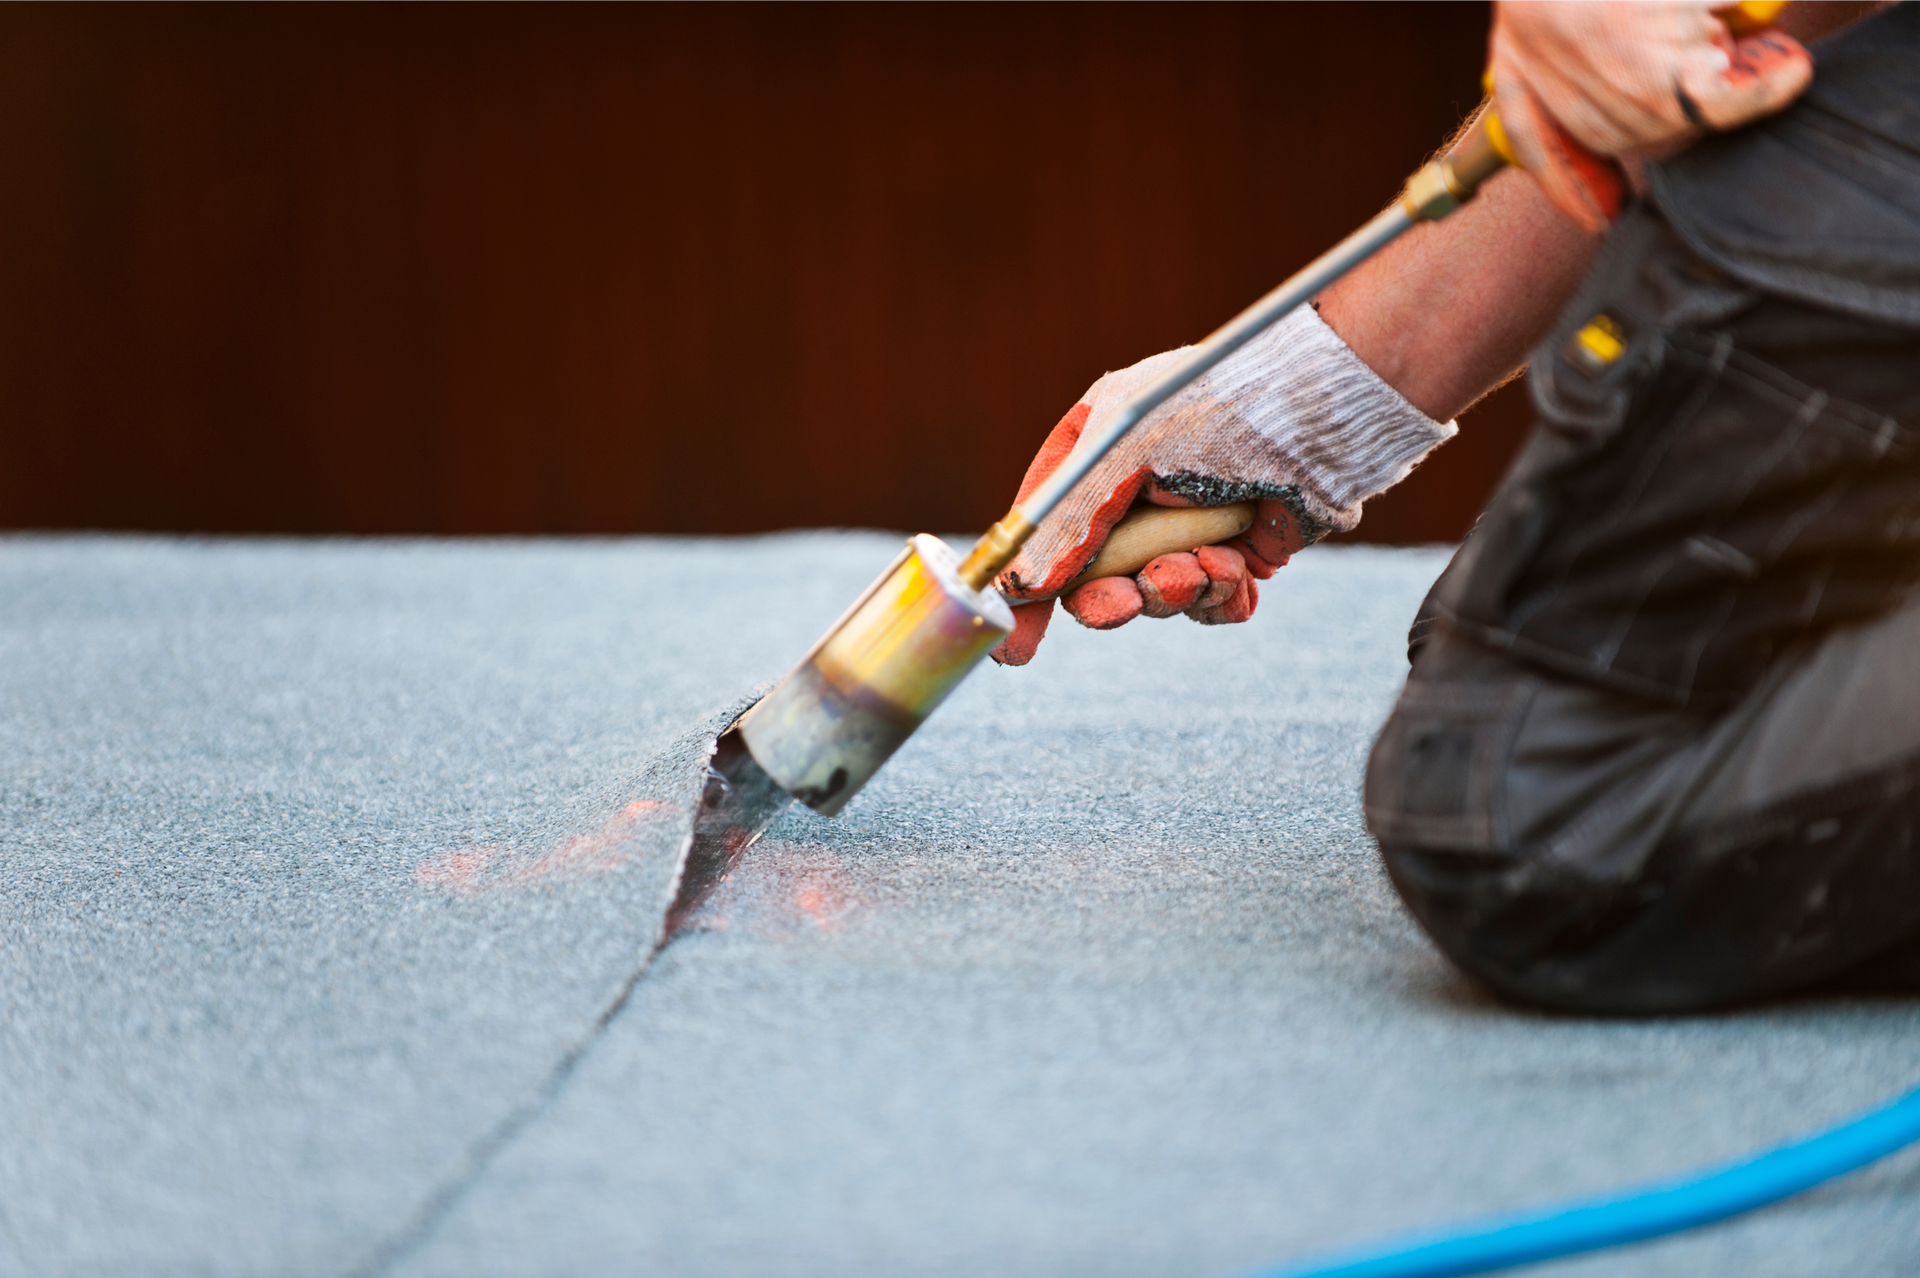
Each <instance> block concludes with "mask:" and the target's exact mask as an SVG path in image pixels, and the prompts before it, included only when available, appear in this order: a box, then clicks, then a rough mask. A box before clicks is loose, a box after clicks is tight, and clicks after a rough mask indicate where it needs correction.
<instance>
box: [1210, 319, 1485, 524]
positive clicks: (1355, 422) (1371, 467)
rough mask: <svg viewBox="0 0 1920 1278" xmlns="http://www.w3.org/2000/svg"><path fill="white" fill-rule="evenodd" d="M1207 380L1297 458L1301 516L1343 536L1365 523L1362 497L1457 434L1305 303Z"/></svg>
mask: <svg viewBox="0 0 1920 1278" xmlns="http://www.w3.org/2000/svg"><path fill="white" fill-rule="evenodd" d="M1208 381H1209V382H1210V383H1211V385H1210V390H1211V392H1212V395H1213V397H1214V398H1216V399H1217V400H1219V401H1222V402H1224V403H1227V404H1231V405H1232V406H1233V408H1234V411H1235V414H1236V415H1237V416H1238V417H1240V419H1241V420H1242V421H1244V422H1245V423H1246V424H1247V425H1248V426H1249V427H1251V428H1252V429H1253V430H1254V431H1255V432H1256V433H1258V434H1259V435H1260V436H1261V437H1262V438H1263V439H1265V440H1266V441H1267V442H1268V443H1269V444H1271V445H1272V446H1273V448H1274V449H1275V450H1276V451H1277V452H1279V453H1280V454H1281V455H1282V456H1284V457H1286V458H1287V459H1289V461H1291V462H1292V465H1291V466H1287V467H1286V469H1288V470H1291V471H1292V472H1293V473H1294V474H1296V475H1297V476H1298V477H1299V480H1300V496H1301V498H1302V499H1303V503H1304V504H1305V506H1306V508H1307V509H1306V511H1305V512H1304V513H1305V514H1307V515H1309V516H1311V517H1312V518H1313V519H1314V520H1315V521H1317V522H1319V523H1322V524H1324V525H1326V526H1327V527H1328V528H1337V529H1339V530H1341V531H1343V532H1344V531H1346V530H1347V529H1350V528H1352V527H1354V526H1355V525H1356V524H1358V523H1359V522H1360V505H1361V503H1362V502H1364V501H1365V500H1366V499H1367V498H1369V497H1371V496H1373V495H1374V494H1375V493H1377V492H1381V491H1383V490H1385V489H1388V488H1391V487H1393V486H1394V485H1395V484H1397V483H1399V482H1400V481H1401V480H1403V479H1405V478H1406V477H1407V474H1408V472H1410V471H1411V470H1412V469H1413V468H1414V467H1415V466H1416V465H1418V464H1419V462H1420V461H1421V459H1422V458H1424V457H1425V456H1426V455H1427V454H1428V453H1429V452H1431V451H1433V449H1434V447H1435V446H1436V445H1438V444H1442V443H1445V442H1446V441H1447V440H1449V439H1452V438H1453V437H1454V435H1455V434H1457V433H1458V432H1459V426H1458V425H1456V424H1455V423H1454V422H1436V421H1434V420H1433V419H1432V418H1431V417H1428V416H1427V415H1426V414H1425V413H1423V412H1421V411H1420V410H1419V409H1417V408H1415V407H1414V406H1413V405H1412V403H1410V402H1409V401H1408V400H1407V397H1406V396H1404V395H1402V394H1401V393H1400V392H1399V391H1397V390H1395V389H1394V388H1393V387H1391V386H1389V385H1388V384H1387V383H1386V382H1385V381H1383V380H1381V378H1380V375H1379V374H1378V373H1375V372H1374V371H1373V370H1372V369H1371V368H1368V367H1367V366H1366V364H1365V363H1364V362H1362V361H1361V359H1360V357H1359V356H1358V355H1355V354H1354V353H1353V351H1352V349H1351V348H1350V347H1348V345H1347V344H1346V343H1345V342H1343V341H1341V340H1340V335H1339V334H1338V333H1336V332H1334V331H1333V330H1332V329H1331V328H1329V327H1328V326H1327V323H1326V321H1325V320H1323V319H1321V318H1320V315H1319V313H1318V312H1317V311H1315V310H1313V308H1311V307H1307V306H1303V307H1301V308H1300V309H1299V310H1296V311H1294V312H1293V313H1292V314H1290V315H1288V316H1287V317H1286V318H1284V319H1282V320H1281V321H1280V322H1279V323H1277V324H1275V325H1273V326H1272V327H1271V328H1269V329H1268V330H1267V331H1266V332H1264V333H1262V334H1261V335H1260V336H1259V337H1256V338H1255V339H1254V340H1253V341H1251V342H1248V343H1247V344H1246V345H1245V346H1243V347H1241V348H1240V349H1239V350H1238V351H1235V352H1234V353H1233V354H1232V355H1231V356H1229V357H1228V358H1227V359H1226V360H1224V361H1222V362H1221V363H1220V365H1219V366H1218V367H1216V368H1215V369H1214V370H1213V372H1212V375H1211V376H1210V377H1209V379H1208Z"/></svg>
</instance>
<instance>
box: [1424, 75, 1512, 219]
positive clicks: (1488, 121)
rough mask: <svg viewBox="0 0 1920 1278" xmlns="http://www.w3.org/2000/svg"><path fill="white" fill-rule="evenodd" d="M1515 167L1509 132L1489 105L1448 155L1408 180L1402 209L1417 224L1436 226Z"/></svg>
mask: <svg viewBox="0 0 1920 1278" xmlns="http://www.w3.org/2000/svg"><path fill="white" fill-rule="evenodd" d="M1512 163H1513V150H1512V148H1511V147H1510V146H1508V145H1507V134H1506V130H1505V129H1503V128H1501V127H1500V117H1499V115H1497V114H1496V113H1495V112H1494V109H1493V104H1492V103H1487V104H1486V105H1485V106H1483V107H1482V108H1481V110H1480V114H1479V116H1477V117H1476V118H1475V119H1474V122H1473V123H1472V124H1471V125H1469V126H1468V127H1467V131H1466V133H1465V135H1463V136H1462V137H1461V139H1460V140H1459V141H1458V142H1456V143H1454V144H1453V145H1452V146H1451V147H1449V148H1448V149H1447V151H1446V153H1445V154H1443V155H1440V156H1438V157H1436V158H1435V159H1432V160H1429V161H1428V162H1427V163H1426V165H1425V166H1424V167H1422V168H1421V170H1420V171H1419V172H1418V173H1415V174H1414V175H1413V176H1412V177H1410V178H1408V179H1407V189H1406V190H1405V191H1403V192H1401V195H1400V207H1401V208H1402V209H1404V210H1406V214H1407V216H1408V217H1410V218H1412V219H1413V220H1414V221H1416V222H1437V221H1439V220H1440V219H1441V218H1443V217H1445V216H1446V215H1447V214H1449V213H1451V212H1453V211H1454V210H1455V209H1457V208H1459V207H1460V206H1461V205H1462V204H1465V203H1466V202H1467V201H1468V200H1470V199H1472V198H1473V195H1474V192H1476V191H1478V190H1479V189H1480V184H1481V183H1483V182H1485V181H1486V180H1487V179H1488V178H1490V177H1492V176H1493V175H1494V174H1496V173H1498V172H1499V171H1500V170H1501V169H1503V168H1505V167H1507V165H1509V164H1512Z"/></svg>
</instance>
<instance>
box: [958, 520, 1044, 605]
mask: <svg viewBox="0 0 1920 1278" xmlns="http://www.w3.org/2000/svg"><path fill="white" fill-rule="evenodd" d="M1038 528H1039V525H1038V524H1035V523H1034V522H1033V521H1032V520H1031V519H1028V518H1027V517H1026V516H1025V515H1023V514H1021V513H1020V508H1019V507H1018V506H1015V507H1014V508H1013V509H1012V510H1010V511H1008V512H1007V513H1006V515H1005V516H1004V517H1003V518H1002V519H1001V520H1000V522H999V523H997V524H995V525H994V526H993V527H991V528H989V529H987V531H986V532H984V533H982V534H981V535H980V540H979V541H976V542H974V543H973V549H972V550H970V551H968V552H967V557H966V558H965V559H963V560H961V561H960V574H959V575H960V580H961V581H964V582H965V583H966V584H967V588H968V589H970V590H985V589H986V588H987V587H988V586H990V585H992V584H993V579H994V578H995V577H998V576H999V575H1000V570H1001V569H1002V568H1005V567H1006V566H1007V565H1008V564H1010V563H1012V562H1013V559H1014V556H1015V555H1018V554H1019V553H1020V547H1022V546H1024V545H1026V544H1027V538H1029V537H1031V536H1033V534H1034V532H1035V531H1036V530H1037V529H1038Z"/></svg>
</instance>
